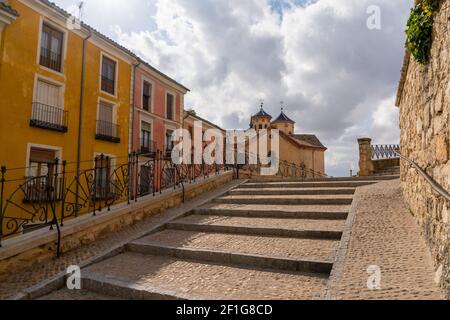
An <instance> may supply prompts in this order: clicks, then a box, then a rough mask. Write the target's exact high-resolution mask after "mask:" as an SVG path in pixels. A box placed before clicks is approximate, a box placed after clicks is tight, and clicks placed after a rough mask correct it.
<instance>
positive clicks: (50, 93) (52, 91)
mask: <svg viewBox="0 0 450 320" xmlns="http://www.w3.org/2000/svg"><path fill="white" fill-rule="evenodd" d="M31 126H35V127H39V128H45V129H51V130H58V131H61V132H66V131H67V113H66V112H65V111H64V110H63V108H62V107H61V86H59V85H55V84H52V83H49V82H47V81H44V80H41V79H38V80H37V83H36V88H35V99H34V101H33V112H32V115H31Z"/></svg>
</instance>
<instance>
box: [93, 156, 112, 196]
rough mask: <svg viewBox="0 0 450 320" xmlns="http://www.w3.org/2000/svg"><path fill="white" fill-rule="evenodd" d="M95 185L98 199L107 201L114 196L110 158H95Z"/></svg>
mask: <svg viewBox="0 0 450 320" xmlns="http://www.w3.org/2000/svg"><path fill="white" fill-rule="evenodd" d="M95 184H96V191H97V195H96V196H97V198H98V199H107V198H109V197H111V196H112V193H111V190H112V188H111V159H110V158H107V157H96V158H95Z"/></svg>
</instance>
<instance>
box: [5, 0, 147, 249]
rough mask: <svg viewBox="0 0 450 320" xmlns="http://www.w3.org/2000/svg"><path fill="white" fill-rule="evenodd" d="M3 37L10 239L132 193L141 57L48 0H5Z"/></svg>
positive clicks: (7, 222) (6, 186)
mask: <svg viewBox="0 0 450 320" xmlns="http://www.w3.org/2000/svg"><path fill="white" fill-rule="evenodd" d="M0 35H1V38H0V41H1V42H0V166H1V167H2V170H1V172H0V175H1V176H0V179H1V180H2V182H3V183H2V186H3V192H2V194H1V196H2V199H1V200H2V201H1V203H0V220H1V221H2V225H0V240H1V239H2V238H5V237H8V236H10V235H14V234H18V233H20V232H25V231H26V230H27V228H30V229H32V228H33V226H34V225H36V226H37V225H39V224H41V226H42V223H47V222H49V220H52V219H54V218H55V217H58V219H61V220H60V222H61V223H63V220H64V219H68V218H72V217H76V216H78V215H80V214H84V213H89V212H94V213H95V211H96V210H99V209H101V208H102V207H103V208H104V207H108V206H110V205H111V204H112V203H113V201H116V202H118V201H124V200H126V197H127V196H128V194H127V190H126V187H124V186H123V185H124V184H125V182H124V181H125V180H126V179H127V172H126V171H124V170H122V169H124V168H126V167H127V165H129V152H130V144H129V141H130V135H131V131H130V121H131V120H130V119H131V107H130V106H131V104H132V92H133V90H132V88H133V77H134V73H133V71H134V70H135V65H137V62H138V60H137V57H136V56H135V55H134V54H133V53H132V52H130V51H128V50H127V49H126V48H123V47H121V46H120V45H118V44H117V43H115V42H113V41H112V40H110V39H108V38H107V37H105V36H103V35H102V34H100V33H98V32H97V31H95V30H94V29H92V28H91V27H89V26H87V25H85V24H83V23H80V22H77V21H76V20H73V19H72V18H71V17H70V15H69V14H68V13H67V12H65V11H64V10H62V9H60V8H59V7H57V6H56V5H54V4H53V3H51V2H49V1H47V0H38V1H36V0H9V1H7V2H5V1H1V2H0ZM119 169H121V170H122V171H121V174H120V175H119V174H116V172H119V171H120V170H119ZM116 180H120V181H121V182H120V183H121V184H120V185H119V183H116ZM0 182H1V181H0Z"/></svg>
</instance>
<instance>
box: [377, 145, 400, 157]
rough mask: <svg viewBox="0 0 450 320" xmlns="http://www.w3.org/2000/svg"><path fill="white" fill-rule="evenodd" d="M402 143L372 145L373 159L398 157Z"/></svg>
mask: <svg viewBox="0 0 450 320" xmlns="http://www.w3.org/2000/svg"><path fill="white" fill-rule="evenodd" d="M399 151H400V145H398V144H388V145H372V160H382V159H398V152H399Z"/></svg>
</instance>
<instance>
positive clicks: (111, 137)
mask: <svg viewBox="0 0 450 320" xmlns="http://www.w3.org/2000/svg"><path fill="white" fill-rule="evenodd" d="M95 138H96V139H97V140H103V141H109V142H114V143H120V126H118V125H117V124H115V123H112V122H107V121H100V120H98V121H97V131H96V136H95Z"/></svg>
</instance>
